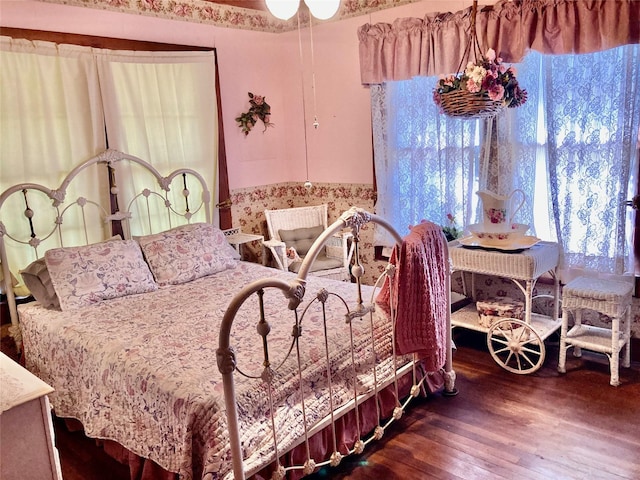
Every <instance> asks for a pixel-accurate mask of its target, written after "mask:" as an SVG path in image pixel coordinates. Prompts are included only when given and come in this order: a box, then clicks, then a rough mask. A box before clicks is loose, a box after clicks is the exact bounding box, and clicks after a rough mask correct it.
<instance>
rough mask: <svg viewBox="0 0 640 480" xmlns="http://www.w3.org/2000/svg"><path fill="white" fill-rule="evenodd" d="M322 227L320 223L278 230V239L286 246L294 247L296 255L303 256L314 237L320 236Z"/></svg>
mask: <svg viewBox="0 0 640 480" xmlns="http://www.w3.org/2000/svg"><path fill="white" fill-rule="evenodd" d="M323 230H324V228H323V227H322V225H318V226H316V227H306V228H296V229H294V230H278V235H280V240H282V241H283V242H284V243H285V244H286V245H287V247H288V248H291V247H293V248H295V249H296V252H297V253H298V255H300V256H301V257H303V256H305V255H306V254H307V252H308V251H309V249H310V248H311V245H313V242H315V240H316V238H318V237H319V236H320V234H321V233H322V231H323Z"/></svg>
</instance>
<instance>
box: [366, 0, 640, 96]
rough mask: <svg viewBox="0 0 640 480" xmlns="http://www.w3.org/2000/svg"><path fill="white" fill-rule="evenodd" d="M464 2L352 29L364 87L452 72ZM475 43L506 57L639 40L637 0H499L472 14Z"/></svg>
mask: <svg viewBox="0 0 640 480" xmlns="http://www.w3.org/2000/svg"><path fill="white" fill-rule="evenodd" d="M471 10H472V9H471V7H469V8H467V9H465V10H462V11H459V12H456V13H430V14H427V15H426V16H425V17H424V18H422V19H420V18H399V19H397V20H395V21H394V22H393V23H391V24H389V23H377V24H374V25H371V24H365V25H362V26H361V27H360V28H359V29H358V38H359V41H360V76H361V81H362V83H363V84H378V83H383V82H385V81H387V80H407V79H409V78H411V77H415V76H434V75H445V74H450V73H456V71H457V69H458V67H459V64H460V59H461V58H462V56H463V53H464V48H465V46H466V44H467V41H468V38H469V35H470V32H469V24H470V17H471ZM476 23H477V29H476V31H477V35H478V40H479V42H480V45H481V47H482V48H489V47H491V48H493V49H494V50H495V51H496V52H497V53H498V55H499V56H500V57H502V58H503V60H504V61H505V62H517V61H519V60H520V59H522V57H524V55H525V54H526V52H527V50H529V49H533V50H536V51H539V52H541V53H548V54H562V53H590V52H595V51H600V50H606V49H609V48H614V47H617V46H620V45H627V44H633V43H640V1H637V0H614V1H612V0H500V1H498V2H497V3H496V4H495V5H492V6H485V7H484V8H482V9H480V11H478V13H477V16H476Z"/></svg>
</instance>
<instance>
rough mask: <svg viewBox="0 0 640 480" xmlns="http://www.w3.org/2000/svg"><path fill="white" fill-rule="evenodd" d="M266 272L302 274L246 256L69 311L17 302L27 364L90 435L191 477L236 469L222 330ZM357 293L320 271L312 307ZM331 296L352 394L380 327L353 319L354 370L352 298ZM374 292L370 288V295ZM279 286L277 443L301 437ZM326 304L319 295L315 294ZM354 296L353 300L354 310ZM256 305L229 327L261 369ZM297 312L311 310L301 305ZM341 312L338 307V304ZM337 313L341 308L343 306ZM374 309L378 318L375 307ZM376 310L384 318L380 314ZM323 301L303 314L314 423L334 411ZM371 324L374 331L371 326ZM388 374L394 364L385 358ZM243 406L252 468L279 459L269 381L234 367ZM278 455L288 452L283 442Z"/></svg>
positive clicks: (59, 407) (251, 365) (343, 386)
mask: <svg viewBox="0 0 640 480" xmlns="http://www.w3.org/2000/svg"><path fill="white" fill-rule="evenodd" d="M267 276H278V277H284V278H293V277H292V276H291V275H290V274H288V273H286V272H278V271H277V270H274V269H268V268H266V267H263V266H261V265H256V264H252V263H247V262H240V263H239V264H238V266H237V267H236V268H235V269H231V270H226V271H223V272H220V273H217V274H215V275H211V276H208V277H203V278H200V279H197V280H194V281H192V282H189V283H186V284H182V285H173V286H166V287H161V288H159V289H158V290H157V291H154V292H149V293H145V294H138V295H130V296H126V297H121V298H117V299H112V300H108V301H104V302H102V303H100V304H97V305H93V306H90V307H85V308H81V309H78V310H76V311H75V312H74V314H73V315H71V314H70V312H60V311H57V310H51V309H45V308H42V307H39V306H38V305H37V304H26V305H21V306H20V318H21V322H22V334H23V339H24V347H25V355H26V366H27V368H28V369H29V370H30V371H31V372H33V373H35V374H36V375H37V376H38V377H40V378H41V379H43V380H44V381H45V382H47V383H49V384H50V385H52V386H53V387H54V388H55V392H53V393H52V394H51V395H50V401H51V403H52V405H53V407H54V409H55V412H56V415H58V416H60V417H70V418H76V419H78V420H80V421H81V422H82V423H83V425H84V428H85V431H86V433H87V435H88V436H90V437H94V438H103V439H110V440H115V441H117V442H118V443H120V444H122V445H123V446H125V447H126V448H128V449H129V450H131V451H132V452H134V453H136V454H137V455H140V456H142V457H145V458H149V459H151V460H153V461H155V462H156V463H158V464H159V465H160V466H162V467H163V468H164V469H166V470H168V471H172V472H178V473H179V474H180V477H181V478H182V479H185V480H190V479H200V478H202V479H207V480H209V479H215V478H223V477H224V476H225V475H230V469H231V456H230V451H229V446H228V432H227V427H226V416H225V407H224V399H223V389H222V379H221V375H220V373H219V372H218V367H217V364H216V355H215V351H216V349H217V347H218V330H219V326H220V321H221V319H222V316H223V314H224V311H225V310H226V308H227V305H228V304H229V301H230V300H231V298H232V297H233V295H234V294H235V293H236V292H238V291H239V290H240V289H241V288H242V287H243V286H245V285H246V284H248V283H249V282H251V281H254V280H257V279H259V278H264V277H267ZM328 285H330V286H331V288H329V291H331V292H337V293H339V294H340V295H341V296H343V297H345V298H351V299H353V298H355V291H356V290H355V285H354V284H349V283H343V282H333V281H328V280H323V279H319V278H317V277H312V278H310V279H309V283H308V285H307V293H306V295H305V301H304V302H303V306H304V305H306V304H307V303H308V302H309V301H310V299H312V298H314V296H315V293H316V292H317V291H318V290H319V288H320V287H321V286H328ZM336 298H337V297H334V296H333V295H330V298H329V301H328V302H327V311H328V316H330V323H329V324H328V325H327V328H326V330H327V338H328V339H329V345H330V347H329V349H330V351H331V355H330V362H329V363H330V365H331V381H332V384H333V386H334V388H333V390H332V392H333V393H332V395H333V397H334V399H335V401H336V402H339V401H341V400H344V399H346V398H350V396H351V395H352V394H353V388H354V385H353V383H354V380H355V383H356V386H355V387H356V388H357V389H358V391H363V390H365V389H367V388H369V387H370V386H371V377H372V372H371V370H372V369H371V362H372V360H371V339H370V335H368V332H369V331H370V329H371V326H370V325H369V324H370V322H369V319H368V317H367V318H365V320H364V321H360V322H354V323H356V326H355V327H354V332H355V333H354V337H355V343H356V347H357V348H356V353H355V359H356V364H357V365H358V368H357V375H356V377H355V378H354V376H353V370H352V368H351V366H350V365H351V353H350V350H349V349H348V342H349V333H348V330H346V326H345V319H344V316H343V315H344V306H343V304H342V302H341V301H339V300H336ZM367 300H368V299H367V298H366V297H365V302H366V301H367ZM286 303H287V302H286V300H285V298H284V296H283V294H282V293H281V292H280V291H268V292H267V293H266V294H265V312H266V315H267V316H268V318H269V319H270V324H271V327H272V330H271V334H270V335H269V342H270V349H274V350H271V352H270V357H271V362H272V365H273V366H274V368H275V367H279V368H278V370H277V375H276V376H277V382H276V386H275V387H274V389H273V391H272V395H273V398H274V399H275V401H276V402H278V403H276V405H278V404H281V406H280V407H278V408H277V417H276V420H275V421H276V424H277V426H278V435H279V440H280V441H282V442H283V443H284V444H287V443H289V444H290V443H291V442H293V441H294V440H295V439H296V438H298V437H299V436H300V434H301V428H302V427H301V421H300V419H301V414H302V413H301V409H300V407H299V404H298V400H299V396H300V393H299V383H298V381H297V374H296V373H295V372H296V365H297V360H295V358H293V357H291V358H288V359H286V360H284V359H285V352H287V351H288V350H289V347H290V345H291V338H292V337H291V332H292V327H293V324H294V314H293V312H291V311H289V310H287V309H286ZM316 303H317V302H316ZM354 304H355V302H353V303H349V306H350V307H351V308H353V306H355V305H354ZM258 311H259V310H258V304H257V302H254V303H253V304H252V305H251V306H246V307H243V308H242V309H241V312H240V314H239V316H238V318H236V320H235V322H234V328H233V331H232V337H233V340H232V341H233V345H234V348H235V350H236V353H237V358H238V366H239V368H240V369H242V371H243V372H245V373H247V374H249V375H258V376H259V374H260V372H261V368H262V367H261V365H262V342H261V337H259V336H258V335H257V334H256V323H257V321H258V318H259V315H258ZM299 311H300V313H301V312H302V310H301V309H299ZM332 311H333V315H331V312H332ZM337 312H339V313H337ZM374 317H376V316H374ZM376 318H377V317H376ZM321 319H322V315H321V310H320V308H312V309H310V310H309V311H308V312H307V313H306V314H305V315H304V317H303V322H302V326H303V333H302V344H303V345H304V352H305V353H304V357H303V364H304V367H305V371H306V373H305V377H304V380H303V383H304V386H305V397H306V398H307V400H308V402H309V403H307V404H306V407H305V408H306V415H307V421H308V422H309V423H311V422H313V421H314V420H317V419H320V418H322V417H323V416H324V415H326V414H327V413H328V408H329V407H328V405H329V401H328V393H327V392H326V391H323V390H322V388H323V387H324V386H326V383H327V374H326V372H325V369H324V366H325V365H326V362H325V347H324V334H323V332H324V330H325V327H323V325H322V321H321ZM373 323H374V325H375V326H374V327H373V330H374V331H375V334H374V337H375V338H376V340H375V341H376V352H377V353H378V354H379V356H380V352H383V351H385V352H387V353H386V354H388V352H390V349H391V340H390V338H388V337H389V331H390V327H389V322H388V321H387V320H386V319H383V318H379V319H377V320H375V321H374V322H373ZM365 333H366V334H365ZM376 368H377V374H378V375H384V374H385V371H388V370H389V369H390V368H392V362H390V361H383V362H378V366H377V367H376ZM236 392H237V401H238V410H239V415H240V421H241V424H242V442H243V448H244V450H245V455H246V456H247V457H249V458H248V460H247V467H248V468H254V467H255V468H257V467H259V466H262V465H264V464H268V463H270V461H271V451H270V449H271V442H272V438H271V435H270V428H269V422H270V421H269V420H268V416H267V413H268V412H269V403H268V395H267V389H266V387H265V385H264V384H263V383H262V382H261V381H260V380H252V379H247V378H245V377H242V376H240V375H236ZM280 451H281V452H282V451H283V450H280Z"/></svg>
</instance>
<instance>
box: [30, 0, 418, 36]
mask: <svg viewBox="0 0 640 480" xmlns="http://www.w3.org/2000/svg"><path fill="white" fill-rule="evenodd" d="M41 1H44V2H48V3H62V4H65V5H72V6H76V7H88V8H97V9H100V10H110V11H115V12H120V13H130V14H134V15H147V16H152V17H159V18H167V19H171V20H180V21H185V22H196V23H203V24H209V25H215V26H217V27H225V28H238V29H243V30H257V31H262V32H272V33H279V32H286V31H289V30H295V29H296V28H297V25H298V24H297V19H296V17H295V16H294V17H293V18H291V19H289V20H287V21H283V20H279V19H277V18H275V17H274V16H272V15H271V14H269V13H268V12H263V11H258V10H251V9H248V8H240V7H234V6H230V5H222V4H218V3H213V2H210V1H206V0H41ZM417 1H421V0H343V1H342V4H341V6H340V10H339V11H338V13H337V14H336V15H335V16H334V17H333V18H332V19H331V20H329V21H335V20H341V19H344V18H349V17H356V16H359V15H366V14H368V13H371V12H374V11H377V10H383V9H386V8H392V7H397V6H400V5H405V4H408V3H413V2H417ZM300 21H301V24H302V25H306V24H307V23H308V21H309V18H308V15H306V14H305V13H303V12H301V20H300Z"/></svg>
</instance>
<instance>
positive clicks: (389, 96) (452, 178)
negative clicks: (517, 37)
mask: <svg viewBox="0 0 640 480" xmlns="http://www.w3.org/2000/svg"><path fill="white" fill-rule="evenodd" d="M639 57H640V46H639V45H628V46H623V47H618V48H615V49H611V50H607V51H604V52H598V53H592V54H584V55H543V54H540V53H537V52H531V53H529V54H528V55H527V56H526V57H525V58H524V60H523V62H522V63H521V64H519V65H518V66H517V67H518V79H519V82H520V83H521V84H522V85H524V86H525V88H526V89H527V90H528V93H529V99H528V101H527V103H525V104H524V105H523V106H521V107H520V108H517V109H506V110H505V111H504V112H503V113H501V114H500V115H499V116H498V117H496V118H495V119H493V120H485V121H479V120H458V119H451V118H449V117H447V116H445V115H441V114H439V113H438V110H437V107H436V106H435V104H434V103H433V100H432V97H431V92H432V90H433V87H434V85H435V82H436V81H437V78H436V77H416V78H414V79H412V80H406V81H394V82H387V83H385V84H383V85H374V86H371V99H372V112H373V116H372V118H373V133H374V154H375V166H376V179H377V183H378V202H377V204H376V212H377V213H379V214H381V215H383V216H385V218H391V219H393V222H392V223H393V225H394V227H396V228H397V229H398V230H399V231H400V232H403V231H405V230H406V227H407V226H408V225H411V224H415V223H417V222H419V221H420V220H421V219H422V218H426V219H428V220H431V221H434V222H436V223H439V224H441V225H447V224H448V219H447V214H448V213H451V214H453V215H454V217H455V219H456V221H457V222H458V226H462V225H468V224H470V223H476V222H478V221H479V217H478V214H477V213H476V208H477V203H478V201H477V197H476V195H475V194H474V192H475V191H477V190H478V189H479V188H489V189H490V190H492V191H494V192H496V193H500V194H507V193H509V192H510V191H512V190H513V189H515V188H519V189H522V190H523V191H524V192H525V194H526V197H527V202H526V204H525V206H524V207H523V209H522V210H521V211H520V212H519V213H518V216H517V219H516V220H517V222H519V223H526V224H528V225H531V232H530V234H533V235H537V236H538V237H539V238H542V239H546V240H553V241H559V242H560V243H561V245H562V246H563V250H564V258H563V260H562V266H563V269H564V270H565V272H566V273H570V272H572V271H575V270H597V271H599V272H606V273H615V274H621V273H625V272H628V271H630V270H631V268H632V265H633V263H632V259H631V256H632V248H631V242H630V238H631V235H632V232H633V228H632V225H631V215H630V214H629V212H627V209H626V208H625V206H624V205H623V202H624V201H625V200H626V199H627V198H631V197H632V196H633V194H634V192H635V186H636V185H637V175H638V168H639V167H638V148H639V144H638V135H639V128H640V80H639V75H640V74H639V72H640V60H639ZM376 242H380V244H384V245H389V243H388V241H387V239H384V238H378V237H376ZM565 278H569V277H567V276H565Z"/></svg>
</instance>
